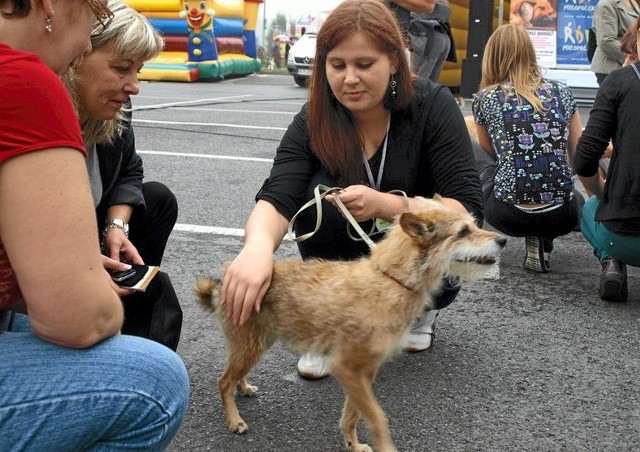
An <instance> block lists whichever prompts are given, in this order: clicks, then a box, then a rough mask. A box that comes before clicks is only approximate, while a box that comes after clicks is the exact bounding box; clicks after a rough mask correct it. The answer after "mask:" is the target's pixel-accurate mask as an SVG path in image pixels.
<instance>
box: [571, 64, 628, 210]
mask: <svg viewBox="0 0 640 452" xmlns="http://www.w3.org/2000/svg"><path fill="white" fill-rule="evenodd" d="M635 64H636V67H637V68H638V69H640V64H639V63H635ZM638 99H640V79H639V77H638V76H637V75H636V73H635V71H634V70H633V68H632V67H631V66H628V67H624V68H622V69H618V70H615V71H613V72H612V73H611V74H609V75H608V76H607V78H606V79H605V80H604V82H603V83H602V85H601V86H600V88H599V89H598V93H597V94H596V98H595V101H594V104H593V108H592V109H591V113H590V114H589V121H588V122H587V126H586V127H585V129H584V131H583V132H582V136H581V137H580V140H579V141H578V146H577V151H576V156H575V169H576V172H577V173H578V175H580V176H585V177H589V176H593V175H594V174H596V172H597V170H598V163H599V161H600V158H601V157H602V154H603V153H604V151H605V149H606V148H607V145H608V144H609V140H610V139H611V140H612V141H613V149H614V151H613V155H612V158H611V164H610V165H609V173H608V174H607V182H606V184H605V188H604V194H603V197H602V199H601V200H600V204H599V205H598V209H597V211H596V220H598V221H606V220H623V219H631V218H640V158H638V157H639V155H640V151H639V148H638V146H639V145H640V127H639V126H638V118H640V102H638Z"/></svg>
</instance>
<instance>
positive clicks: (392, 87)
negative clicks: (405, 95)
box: [389, 74, 398, 100]
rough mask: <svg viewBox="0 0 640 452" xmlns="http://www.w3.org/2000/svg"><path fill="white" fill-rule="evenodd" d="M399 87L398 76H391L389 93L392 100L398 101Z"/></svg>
mask: <svg viewBox="0 0 640 452" xmlns="http://www.w3.org/2000/svg"><path fill="white" fill-rule="evenodd" d="M397 86H398V82H396V74H391V80H390V81H389V91H390V96H391V99H393V100H396V97H398V92H397V91H396V87H397Z"/></svg>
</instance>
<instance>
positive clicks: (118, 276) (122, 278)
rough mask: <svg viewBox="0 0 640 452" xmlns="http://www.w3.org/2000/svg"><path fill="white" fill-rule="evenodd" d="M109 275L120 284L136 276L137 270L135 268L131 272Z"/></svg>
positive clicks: (125, 271)
mask: <svg viewBox="0 0 640 452" xmlns="http://www.w3.org/2000/svg"><path fill="white" fill-rule="evenodd" d="M109 273H110V274H111V279H113V280H114V281H115V282H117V283H120V282H122V281H125V280H127V279H129V278H131V277H132V276H133V275H135V274H136V270H135V268H133V267H132V268H130V269H129V270H118V271H111V272H109Z"/></svg>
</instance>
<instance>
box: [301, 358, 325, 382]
mask: <svg viewBox="0 0 640 452" xmlns="http://www.w3.org/2000/svg"><path fill="white" fill-rule="evenodd" d="M298 373H299V374H300V376H301V377H303V378H306V379H308V380H319V379H321V378H324V377H326V376H328V375H329V374H330V373H331V366H330V365H329V360H328V359H327V357H326V356H322V355H316V354H314V353H305V354H304V355H302V356H301V357H300V359H299V360H298Z"/></svg>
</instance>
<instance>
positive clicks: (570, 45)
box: [556, 0, 598, 69]
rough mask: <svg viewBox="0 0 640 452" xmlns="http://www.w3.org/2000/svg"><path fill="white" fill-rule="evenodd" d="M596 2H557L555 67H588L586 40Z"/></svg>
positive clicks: (584, 0) (568, 0)
mask: <svg viewBox="0 0 640 452" xmlns="http://www.w3.org/2000/svg"><path fill="white" fill-rule="evenodd" d="M596 3H598V0H559V2H558V43H557V49H558V52H557V57H556V58H557V60H556V67H558V68H572V67H575V66H577V67H576V69H577V68H578V67H584V68H588V67H589V60H588V59H587V39H588V33H589V29H590V28H591V18H592V17H593V12H594V10H595V8H596Z"/></svg>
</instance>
